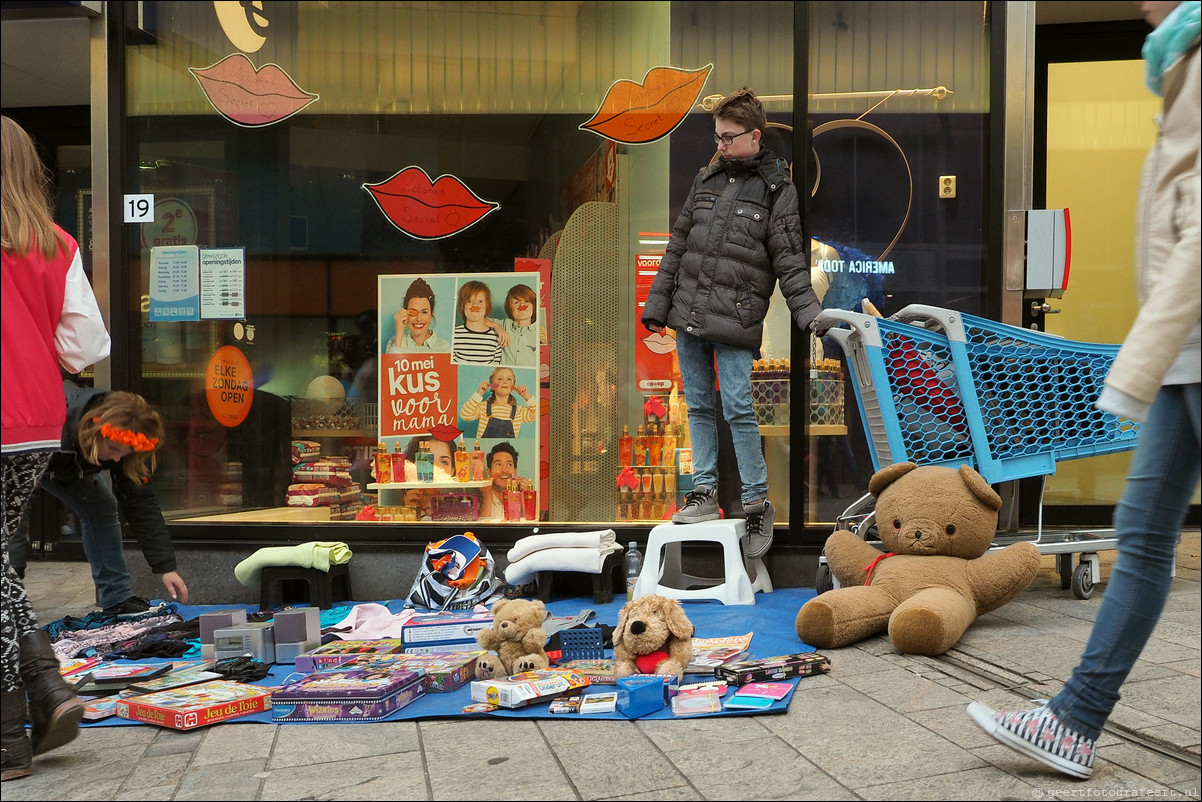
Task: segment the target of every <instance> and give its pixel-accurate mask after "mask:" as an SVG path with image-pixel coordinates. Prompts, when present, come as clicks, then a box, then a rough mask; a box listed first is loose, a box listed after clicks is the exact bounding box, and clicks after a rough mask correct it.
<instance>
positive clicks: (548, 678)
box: [472, 668, 589, 708]
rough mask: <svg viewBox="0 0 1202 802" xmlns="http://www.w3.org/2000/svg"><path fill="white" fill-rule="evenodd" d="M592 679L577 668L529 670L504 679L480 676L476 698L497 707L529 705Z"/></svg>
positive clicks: (474, 687)
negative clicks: (580, 672) (584, 675)
mask: <svg viewBox="0 0 1202 802" xmlns="http://www.w3.org/2000/svg"><path fill="white" fill-rule="evenodd" d="M588 684H589V682H588V680H587V679H586V678H585V677H583V676H581V675H580V674H577V673H575V672H574V671H559V670H556V669H553V668H552V669H547V670H545V671H525V672H523V673H521V674H514V675H513V676H511V677H506V678H504V679H478V680H474V681H473V682H472V701H473V702H486V703H488V704H490V705H496V706H497V707H508V708H517V707H526V706H528V705H532V704H535V703H537V702H545V701H548V700H550V699H554V698H555V697H557V696H562V695H563V694H565V693H570V692H572V691H576V690H579V689H581V688H587V687H588Z"/></svg>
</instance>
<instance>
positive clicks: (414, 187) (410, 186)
mask: <svg viewBox="0 0 1202 802" xmlns="http://www.w3.org/2000/svg"><path fill="white" fill-rule="evenodd" d="M363 188H364V189H366V190H367V191H368V192H370V193H371V197H372V200H374V201H375V202H376V205H377V206H379V207H380V211H382V212H383V213H384V216H385V217H387V218H388V222H390V223H392V224H393V225H394V226H396V227H397V228H399V229H400V230H401V231H403V232H405V233H406V234H408V235H409V236H411V237H414V238H416V239H426V240H431V239H442V238H443V237H449V236H452V235H453V234H458V233H459V232H460V231H463V230H464V229H465V228H468V227H469V226H472V225H475V224H476V223H478V222H480V221H481V220H482V219H483V218H484V217H485V216H486V215H488V214H489V213H490V212H494V211H496V210H497V209H500V208H501V204H499V203H497V202H496V201H486V200H484V199H483V198H481V197H480V196H479V195H477V194H476V193H474V192H472V191H471V190H470V189H468V188H467V185H466V184H464V183H463V182H462V181H460V180H459V179H458V178H456V177H455V176H453V175H442V176H439V177H438V180H437V181H431V180H430V176H429V175H427V174H426V171H425V170H423V169H422V168H420V167H417V166H410V167H406V168H405V169H404V170H401V171H400V172H399V173H397V174H396V175H394V176H393V177H392V178H389V179H388V180H387V181H381V182H380V183H378V184H364V185H363Z"/></svg>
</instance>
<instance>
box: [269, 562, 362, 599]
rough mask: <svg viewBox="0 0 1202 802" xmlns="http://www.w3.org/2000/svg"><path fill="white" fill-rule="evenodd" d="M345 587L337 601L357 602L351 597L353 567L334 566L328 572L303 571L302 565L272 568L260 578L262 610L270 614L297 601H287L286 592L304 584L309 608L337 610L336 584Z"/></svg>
mask: <svg viewBox="0 0 1202 802" xmlns="http://www.w3.org/2000/svg"><path fill="white" fill-rule="evenodd" d="M335 580H339V581H340V583H341V585H342V595H341V596H339V597H338V598H340V599H345V600H347V601H350V600H351V599H353V598H355V597H354V595H353V594H352V593H351V567H350V565H348V564H347V563H342V564H340V565H331V566H330V570H329V571H322V570H320V569H317V568H303V567H301V566H299V565H269V566H267V567H265V568H264V569H263V572H262V574H261V575H260V578H259V609H260V610H268V609H270V608H271V607H272V606H273V605H274V604H283V603H284V602H286V601H296V600H297V599H293V598H287V599H286V598H285V594H284V590H285V588H286V587H287V588H288V589H290V590H292V589H294V588H293V587H289V586H295V585H298V584H300V583H301V582H304V583H306V584H307V585H308V588H307V591H308V601H309V604H311V605H313V606H315V607H319V608H321V609H322V610H328V609H329V608H331V607H333V606H334V581H335Z"/></svg>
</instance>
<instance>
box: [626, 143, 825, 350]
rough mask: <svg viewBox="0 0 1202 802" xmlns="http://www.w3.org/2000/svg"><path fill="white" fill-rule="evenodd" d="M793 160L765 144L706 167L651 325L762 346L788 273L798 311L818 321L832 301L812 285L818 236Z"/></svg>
mask: <svg viewBox="0 0 1202 802" xmlns="http://www.w3.org/2000/svg"><path fill="white" fill-rule="evenodd" d="M788 169H789V165H788V163H787V162H785V160H784V159H781V158H779V157H777V156H776V154H774V153H773V152H772V151H770V150H768V149H767V148H763V149H761V150H760V152H759V153H757V154H756V155H755V156H753V157H752V158H750V159H746V160H732V161H729V162H723V161H718V162H715V163H713V164H711V165H708V166H706V167H705V168H704V169H703V170H701V172H700V173H699V174H698V175H697V178H696V179H695V180H694V181H693V186H692V189H690V190H689V197H688V199H687V200H686V201H685V204H684V208H683V209H681V212H680V217H678V218H677V220H676V223H675V225H673V227H672V238H671V240H669V242H668V247H667V252H666V253H665V254H664V256H663V259H662V260H661V261H660V264H659V270H658V271H657V272H656V274H655V280H654V282H652V285H651V289H650V292H649V295H648V298H647V303H646V305H645V306H644V307H643V314H642V322H643V323H644V324H647V323H656V324H659V325H661V326H662V325H667V326H670V327H671V328H673V329H676V330H678V331H685V332H688V333H689V334H692V335H693V336H695V337H700V338H702V339H704V340H709V341H711V342H716V343H722V344H724V345H733V346H736V347H739V348H745V349H747V350H755V349H758V348H759V347H760V342H761V340H762V339H763V331H764V316H765V315H766V314H767V312H768V300H769V298H771V297H772V290H773V288H774V287H775V286H776V282H777V281H778V280H779V281H780V289H781V293H782V294H783V295H784V296H785V300H786V301H787V302H788V304H789V310H790V312H791V313H792V315H793V320H794V321H795V322H796V323H797V325H798V326H799V327H801V328H807V327H808V326H809V325H810V322H811V321H812V320H813V319H814V318H815V317H817V315H818V312H819V311H820V310H821V308H822V304H821V303H820V302H819V300H818V296H817V295H815V294H814V289H813V287H811V286H810V258H809V240H808V239H807V238H806V237H805V235H804V234H803V233H802V230H801V216H800V214H799V213H798V206H797V187H796V186H795V185H794V184H793V182H792V181H791V180H790V179H789V174H788ZM774 198H775V202H774Z"/></svg>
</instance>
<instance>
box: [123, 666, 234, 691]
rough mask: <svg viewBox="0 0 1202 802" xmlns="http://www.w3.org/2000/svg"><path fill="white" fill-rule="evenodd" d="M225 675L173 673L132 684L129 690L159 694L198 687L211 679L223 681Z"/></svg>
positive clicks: (188, 672) (202, 672)
mask: <svg viewBox="0 0 1202 802" xmlns="http://www.w3.org/2000/svg"><path fill="white" fill-rule="evenodd" d="M223 676H224V675H223V674H218V673H217V672H216V671H172V672H171V673H170V674H163V675H162V676H159V677H154V678H153V679H148V680H140V681H138V682H131V683H130V685H129V690H131V691H135V692H137V693H157V692H158V691H166V690H169V689H171V688H182V687H184V686H185V685H196V684H197V683H200V682H208V681H209V680H211V679H222V677H223Z"/></svg>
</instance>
